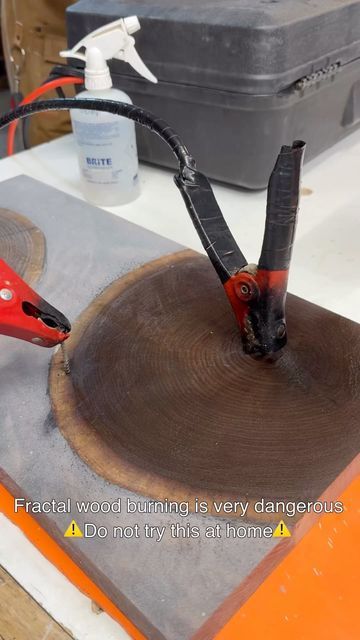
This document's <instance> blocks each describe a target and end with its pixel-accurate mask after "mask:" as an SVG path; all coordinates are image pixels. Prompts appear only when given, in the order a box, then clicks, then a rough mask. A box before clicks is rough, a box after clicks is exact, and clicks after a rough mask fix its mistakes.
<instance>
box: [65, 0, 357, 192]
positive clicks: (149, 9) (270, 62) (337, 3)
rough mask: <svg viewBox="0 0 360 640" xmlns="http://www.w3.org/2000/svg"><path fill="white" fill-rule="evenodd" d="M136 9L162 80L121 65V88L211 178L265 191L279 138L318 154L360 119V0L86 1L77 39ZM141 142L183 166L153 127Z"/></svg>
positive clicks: (74, 19) (78, 11) (75, 25)
mask: <svg viewBox="0 0 360 640" xmlns="http://www.w3.org/2000/svg"><path fill="white" fill-rule="evenodd" d="M129 15H137V16H138V18H139V20H140V23H141V31H139V32H138V33H136V34H135V39H136V48H137V50H138V52H139V54H140V56H141V57H142V59H143V60H144V62H145V63H146V64H147V65H148V66H149V68H150V69H151V71H152V72H153V73H154V74H155V75H156V76H157V78H158V80H159V83H158V84H152V83H150V82H148V81H146V80H144V79H142V78H140V77H139V76H137V75H136V73H135V72H133V71H132V69H131V68H130V66H129V65H126V64H125V63H124V62H113V63H111V65H110V66H111V71H112V75H113V80H114V85H115V86H117V87H119V88H121V89H123V90H124V91H126V92H127V93H128V94H129V95H130V97H131V98H132V101H133V102H134V103H135V104H137V105H139V106H142V107H144V108H146V109H149V110H150V111H152V112H153V113H155V114H158V115H159V116H161V117H162V118H164V119H165V120H168V121H169V123H170V124H171V125H172V126H173V127H174V128H175V129H177V130H178V132H179V134H180V135H181V136H182V138H183V139H184V141H185V143H186V144H187V145H188V147H189V149H190V151H191V153H192V154H193V156H194V157H195V158H196V160H197V164H198V167H199V168H201V170H202V171H203V172H205V173H206V174H207V175H209V176H210V177H212V178H215V179H217V180H221V181H224V182H227V183H230V184H234V185H239V186H243V187H247V188H249V189H258V188H262V187H265V186H266V184H267V181H268V178H269V174H270V171H271V168H272V165H273V163H274V160H275V157H276V155H277V153H278V151H279V148H280V146H281V144H284V143H285V144H289V143H291V142H292V141H293V140H294V139H297V138H300V139H303V140H306V141H307V153H306V156H307V160H309V159H310V158H313V157H314V156H316V155H317V154H319V153H320V152H321V151H323V150H324V149H326V148H328V147H330V146H331V145H332V144H334V143H335V142H336V141H338V140H339V139H341V138H342V137H344V136H345V135H347V134H348V133H350V132H351V131H353V130H354V129H355V128H356V127H357V126H358V125H359V123H360V0H181V1H179V0H128V1H127V2H123V1H122V0H102V1H101V2H99V0H80V1H79V2H76V3H75V4H74V5H72V6H70V7H69V8H68V10H67V29H68V43H69V46H71V47H72V46H73V45H74V44H76V42H78V41H79V40H80V39H81V38H83V37H84V36H85V35H86V34H87V33H89V32H91V31H93V30H94V29H96V28H98V27H100V26H102V25H103V24H105V23H106V22H111V21H113V20H116V19H118V18H120V17H125V16H129ZM138 146H139V156H140V158H141V159H143V160H145V161H147V162H151V163H154V164H158V165H162V166H166V167H172V166H175V162H174V161H173V159H172V157H171V154H169V151H168V149H167V148H166V146H165V145H164V144H163V143H162V142H161V140H159V139H157V138H156V136H154V135H153V134H151V133H150V132H148V131H146V130H144V129H143V128H141V129H139V130H138Z"/></svg>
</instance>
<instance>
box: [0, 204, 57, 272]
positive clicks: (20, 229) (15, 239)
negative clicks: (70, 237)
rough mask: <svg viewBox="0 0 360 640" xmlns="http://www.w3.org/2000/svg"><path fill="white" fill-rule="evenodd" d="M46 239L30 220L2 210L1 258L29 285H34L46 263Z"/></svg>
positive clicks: (0, 221)
mask: <svg viewBox="0 0 360 640" xmlns="http://www.w3.org/2000/svg"><path fill="white" fill-rule="evenodd" d="M45 254H46V246H45V238H44V236H43V234H42V232H41V231H40V229H38V228H37V227H36V226H35V225H34V224H33V223H32V222H30V220H28V218H26V217H25V216H22V215H20V214H19V213H17V212H15V211H11V210H10V209H4V208H0V257H1V258H2V260H5V262H7V263H8V264H9V265H10V267H11V268H12V269H14V271H16V273H18V274H19V276H21V277H22V278H23V279H24V280H25V281H26V282H27V283H28V284H34V283H35V282H36V281H37V280H38V279H39V278H40V275H41V273H42V270H43V267H44V262H45Z"/></svg>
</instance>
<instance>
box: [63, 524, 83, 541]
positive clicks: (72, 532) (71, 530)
mask: <svg viewBox="0 0 360 640" xmlns="http://www.w3.org/2000/svg"><path fill="white" fill-rule="evenodd" d="M83 537H84V535H83V532H82V531H81V529H80V528H79V527H78V525H77V524H76V522H75V520H73V521H72V522H71V523H70V525H69V526H68V528H67V529H66V531H65V533H64V538H83Z"/></svg>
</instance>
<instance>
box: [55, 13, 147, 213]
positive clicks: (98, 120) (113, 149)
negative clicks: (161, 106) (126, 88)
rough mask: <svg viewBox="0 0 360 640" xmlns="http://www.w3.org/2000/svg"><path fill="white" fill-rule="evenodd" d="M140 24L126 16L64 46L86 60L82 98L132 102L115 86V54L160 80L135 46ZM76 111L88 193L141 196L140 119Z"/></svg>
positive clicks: (111, 202)
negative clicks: (137, 132)
mask: <svg viewBox="0 0 360 640" xmlns="http://www.w3.org/2000/svg"><path fill="white" fill-rule="evenodd" d="M139 29H140V23H139V20H138V19H137V17H136V16H130V17H128V18H121V19H120V20H115V22H111V23H110V24H107V25H105V26H103V27H100V29H96V31H93V32H92V33H90V34H89V35H88V36H86V37H85V38H83V40H81V41H80V42H78V43H77V44H76V45H75V46H74V47H73V49H71V50H69V51H61V52H60V55H61V56H62V57H63V58H65V57H66V58H77V59H78V60H83V61H85V91H82V92H81V93H79V94H77V96H76V97H77V98H89V99H91V98H102V99H107V100H115V101H116V102H126V103H129V104H132V101H131V99H130V98H129V96H128V95H127V94H126V93H124V92H123V91H120V90H118V89H114V88H113V87H112V80H111V75H110V70H109V67H108V65H107V62H106V61H107V60H110V59H111V58H116V59H118V60H124V61H125V62H128V63H129V64H130V65H131V66H132V67H133V69H135V71H137V73H139V74H140V75H141V76H143V77H144V78H146V79H147V80H149V81H150V82H157V79H156V78H155V76H154V75H153V74H152V73H151V72H150V71H149V69H148V68H147V67H146V65H145V64H144V63H143V61H142V60H141V58H140V56H139V54H138V53H137V51H136V49H135V40H134V38H133V37H132V36H131V34H132V33H135V32H136V31H138V30H139ZM81 49H85V52H80V50H81ZM70 113H71V121H72V127H73V132H74V136H75V139H76V143H77V148H78V156H79V165H80V173H81V183H82V189H83V193H84V196H85V198H86V199H87V200H89V201H90V202H93V203H94V204H99V205H103V206H115V205H120V204H126V203H128V202H131V201H132V200H134V199H135V198H137V196H138V195H139V193H140V187H139V180H138V156H137V148H136V137H135V125H134V122H132V121H131V120H128V119H127V118H124V117H119V116H117V115H113V114H111V113H105V112H101V111H90V110H89V111H87V110H82V109H81V110H79V109H77V110H75V109H74V110H72V111H71V112H70Z"/></svg>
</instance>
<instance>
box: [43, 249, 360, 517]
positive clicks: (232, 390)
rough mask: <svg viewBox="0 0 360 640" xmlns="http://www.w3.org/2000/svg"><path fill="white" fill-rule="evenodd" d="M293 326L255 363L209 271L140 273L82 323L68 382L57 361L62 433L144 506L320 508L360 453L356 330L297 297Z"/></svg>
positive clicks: (150, 268) (203, 264)
mask: <svg viewBox="0 0 360 640" xmlns="http://www.w3.org/2000/svg"><path fill="white" fill-rule="evenodd" d="M287 316H288V333H289V346H288V347H287V348H286V349H285V350H284V353H283V355H282V357H280V358H279V359H278V360H277V361H276V362H272V363H269V362H264V361H256V360H253V359H251V358H249V357H248V356H244V354H243V353H242V349H241V344H240V337H239V332H238V328H237V325H236V322H235V320H234V317H233V314H232V311H231V309H230V306H229V304H228V301H227V299H226V296H225V294H224V291H223V289H222V287H221V285H220V284H219V282H218V279H217V277H216V275H215V273H214V270H213V268H212V267H211V265H210V263H209V261H208V260H207V258H205V257H203V256H199V255H198V254H195V253H192V252H189V251H185V252H179V253H177V254H174V255H172V256H168V257H166V258H162V259H160V260H157V261H155V262H153V263H151V264H148V265H146V266H145V267H142V268H140V269H138V270H134V271H133V272H132V273H130V274H129V275H127V276H125V277H123V278H121V279H119V280H117V281H115V282H114V283H113V284H112V285H110V287H108V288H107V289H106V290H105V292H104V293H103V294H102V295H101V296H99V297H98V298H96V299H95V300H94V302H93V303H92V304H91V305H90V307H89V308H88V309H87V310H86V311H85V312H84V313H83V314H82V316H81V317H80V320H79V322H78V323H77V325H76V327H75V331H74V334H73V336H72V337H71V339H70V341H69V348H70V357H71V369H72V373H71V376H65V375H64V374H63V372H62V369H61V354H58V355H57V356H56V358H55V361H54V362H53V365H52V372H51V377H50V391H51V396H52V402H53V407H54V411H55V416H56V421H57V424H58V426H59V427H60V429H61V430H62V432H63V434H64V436H65V437H66V438H67V439H68V440H69V442H70V444H71V445H72V446H73V448H74V449H75V450H76V451H77V453H78V454H79V455H80V456H81V457H82V458H83V459H84V460H85V462H87V463H88V464H90V466H91V467H92V468H93V469H94V470H95V471H96V472H97V473H99V474H100V475H102V476H103V477H105V478H106V479H107V480H110V481H112V482H116V483H118V484H120V485H121V486H125V487H127V488H129V489H131V490H133V491H135V492H136V493H140V494H143V495H145V496H152V497H155V498H162V499H165V498H174V499H178V500H179V499H182V500H190V501H193V500H194V498H195V496H197V497H198V498H200V499H201V498H202V499H206V500H209V501H211V499H214V496H216V497H218V498H220V499H223V500H229V499H232V497H233V498H234V499H236V498H238V497H239V495H246V496H247V498H248V499H250V501H256V500H258V499H259V498H260V497H262V498H264V499H265V500H266V499H268V500H282V499H286V500H294V501H295V502H299V501H301V502H302V501H304V500H316V499H317V498H318V497H319V496H320V494H321V493H322V492H323V491H324V490H325V488H326V487H327V486H328V485H329V484H331V482H333V481H334V479H335V478H336V477H337V475H338V474H339V473H340V472H341V471H342V470H343V469H344V467H345V466H346V465H347V464H349V463H350V461H351V460H352V459H353V458H354V456H355V455H356V454H357V453H358V452H359V450H360V431H359V428H358V415H359V412H360V379H359V374H358V362H359V360H360V330H359V326H358V325H356V324H355V323H353V322H351V321H348V320H346V319H344V318H341V317H340V316H337V315H335V314H333V313H330V312H328V311H326V310H324V309H322V308H320V307H317V306H315V305H313V304H310V303H308V302H305V301H303V300H301V299H299V298H296V297H295V296H291V295H290V296H289V297H288V303H287ZM249 516H250V517H251V518H255V519H256V518H257V519H259V516H257V514H256V513H254V512H253V511H252V510H251V509H250V510H249ZM261 519H262V520H265V519H266V516H264V515H261ZM269 519H273V514H270V517H269Z"/></svg>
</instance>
